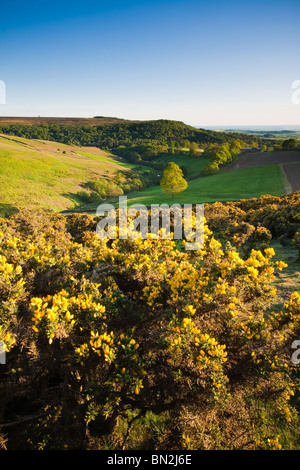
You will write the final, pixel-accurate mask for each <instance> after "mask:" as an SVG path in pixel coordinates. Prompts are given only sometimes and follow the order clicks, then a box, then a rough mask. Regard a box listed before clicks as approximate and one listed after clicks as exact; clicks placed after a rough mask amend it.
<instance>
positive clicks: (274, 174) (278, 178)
mask: <svg viewBox="0 0 300 470" xmlns="http://www.w3.org/2000/svg"><path fill="white" fill-rule="evenodd" d="M174 160H175V159H174ZM263 194H270V195H272V196H280V195H282V194H285V190H284V175H283V172H282V170H281V168H280V166H279V165H267V166H262V167H255V168H247V169H240V170H232V171H228V172H222V173H217V174H215V175H211V176H206V177H199V178H195V179H191V180H189V181H188V187H187V189H186V190H185V191H183V192H182V193H180V194H177V195H176V196H174V198H172V197H170V196H169V197H168V196H166V195H165V194H163V193H162V191H161V188H160V186H152V187H150V188H147V189H145V190H144V191H135V192H132V193H129V194H127V195H126V196H127V198H128V205H129V206H130V205H132V204H144V205H146V206H150V205H151V204H163V203H165V204H173V203H178V204H196V203H205V202H214V201H230V200H238V199H248V198H252V197H259V196H261V195H263ZM109 202H111V203H112V204H117V202H118V199H117V198H114V199H111V200H110V201H109ZM97 205H98V204H97V203H95V204H90V205H89V206H85V207H84V208H83V210H84V211H93V210H95V209H96V207H97Z"/></svg>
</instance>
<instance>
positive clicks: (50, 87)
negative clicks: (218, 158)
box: [0, 0, 300, 127]
mask: <svg viewBox="0 0 300 470" xmlns="http://www.w3.org/2000/svg"><path fill="white" fill-rule="evenodd" d="M2 3H3V2H2ZM0 8H1V10H0V80H2V81H4V82H5V83H6V92H7V95H6V104H5V105H3V104H1V105H0V114H1V115H2V116H38V115H40V116H82V117H92V116H94V115H104V116H117V117H122V118H128V119H176V120H180V121H184V122H186V123H188V124H192V125H199V126H203V127H205V126H206V125H207V126H212V125H226V126H229V125H276V124H278V125H280V124H290V125H292V124H300V105H298V106H297V105H295V104H293V103H292V100H291V95H292V88H291V86H292V82H293V81H295V80H300V61H299V56H300V54H299V52H300V51H299V45H300V28H299V17H300V2H299V0H286V1H277V0H273V1H271V0H261V1H257V0H253V1H251V2H250V1H240V2H237V1H235V0H227V1H225V0H223V1H221V0H211V1H205V2H202V1H201V0H198V1H194V0H186V1H177V0H172V1H171V0H160V1H157V0H149V1H146V0H139V1H138V0H129V1H125V0H119V1H102V0H86V1H80V2H78V1H77V2H76V1H75V0H74V1H69V0H61V1H58V0H52V1H51V2H50V1H47V2H40V1H32V0H27V1H18V0H10V1H9V2H6V4H5V5H0Z"/></svg>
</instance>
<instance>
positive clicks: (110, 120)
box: [0, 116, 137, 126]
mask: <svg viewBox="0 0 300 470" xmlns="http://www.w3.org/2000/svg"><path fill="white" fill-rule="evenodd" d="M120 122H131V121H128V120H127V119H122V118H116V117H106V116H94V117H92V118H81V117H40V116H37V117H14V116H0V125H1V124H7V125H11V124H22V125H27V126H34V125H41V124H42V125H49V124H56V125H59V126H104V125H109V124H116V123H120ZM135 122H137V121H135Z"/></svg>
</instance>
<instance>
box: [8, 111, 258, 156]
mask: <svg viewBox="0 0 300 470" xmlns="http://www.w3.org/2000/svg"><path fill="white" fill-rule="evenodd" d="M7 119H8V118H4V117H2V118H0V133H3V134H8V135H16V136H19V137H25V138H29V139H43V140H53V141H56V142H63V143H65V144H75V145H87V146H97V147H100V148H104V147H106V148H111V149H112V148H116V147H118V146H120V145H122V146H131V145H132V144H141V143H149V142H151V143H153V142H154V143H159V144H164V143H170V142H174V143H178V142H182V141H188V142H190V143H191V142H194V143H197V144H206V143H214V144H220V143H223V142H233V141H234V140H235V139H243V141H244V142H245V143H249V144H250V143H251V142H252V141H253V136H249V135H242V134H239V133H230V134H228V133H225V132H218V131H212V130H207V129H197V128H195V127H192V126H189V125H187V124H185V123H184V122H181V121H171V120H165V119H159V120H155V121H126V120H120V119H118V118H105V117H98V118H91V119H88V118H86V119H81V118H10V120H7ZM256 140H257V141H258V139H256Z"/></svg>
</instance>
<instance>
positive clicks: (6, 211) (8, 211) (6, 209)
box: [0, 203, 19, 217]
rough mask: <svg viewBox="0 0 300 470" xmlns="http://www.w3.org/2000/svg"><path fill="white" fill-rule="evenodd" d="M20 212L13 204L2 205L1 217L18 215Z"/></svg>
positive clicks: (0, 205)
mask: <svg viewBox="0 0 300 470" xmlns="http://www.w3.org/2000/svg"><path fill="white" fill-rule="evenodd" d="M17 212H19V209H18V208H17V207H15V206H12V205H11V204H5V203H0V216H1V217H8V216H10V215H13V214H16V213H17Z"/></svg>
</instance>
